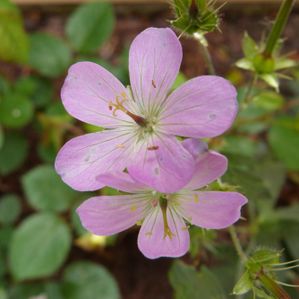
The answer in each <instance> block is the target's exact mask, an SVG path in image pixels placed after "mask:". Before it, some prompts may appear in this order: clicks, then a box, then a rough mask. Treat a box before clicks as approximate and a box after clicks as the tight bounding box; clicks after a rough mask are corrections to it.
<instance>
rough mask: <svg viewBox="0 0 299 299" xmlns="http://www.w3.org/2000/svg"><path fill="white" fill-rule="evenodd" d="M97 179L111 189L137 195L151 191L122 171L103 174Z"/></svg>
mask: <svg viewBox="0 0 299 299" xmlns="http://www.w3.org/2000/svg"><path fill="white" fill-rule="evenodd" d="M97 179H98V180H99V181H100V182H101V183H103V184H105V185H107V186H109V187H112V188H114V189H117V190H120V191H124V192H129V193H137V192H142V191H145V190H148V189H149V188H148V187H147V186H146V185H144V184H142V183H139V182H137V181H136V180H134V179H133V178H132V177H131V176H130V175H129V174H128V173H125V172H120V171H118V172H111V173H104V174H101V175H99V176H98V177H97Z"/></svg>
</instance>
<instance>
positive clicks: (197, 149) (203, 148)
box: [182, 138, 209, 160]
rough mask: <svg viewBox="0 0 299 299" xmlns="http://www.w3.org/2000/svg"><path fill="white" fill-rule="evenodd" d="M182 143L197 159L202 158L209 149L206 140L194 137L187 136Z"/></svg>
mask: <svg viewBox="0 0 299 299" xmlns="http://www.w3.org/2000/svg"><path fill="white" fill-rule="evenodd" d="M182 145H183V147H184V148H185V149H186V150H187V151H188V152H189V153H190V154H191V155H192V156H193V158H194V159H195V160H198V159H200V157H201V156H202V155H203V154H205V153H206V152H208V150H209V149H208V145H207V144H206V143H205V142H203V141H201V140H198V139H194V138H186V139H185V140H183V141H182Z"/></svg>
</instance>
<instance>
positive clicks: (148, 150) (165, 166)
mask: <svg viewBox="0 0 299 299" xmlns="http://www.w3.org/2000/svg"><path fill="white" fill-rule="evenodd" d="M194 164H195V161H194V159H193V157H192V156H191V154H190V153H189V152H188V151H187V150H186V149H185V148H184V147H183V146H182V144H181V143H180V142H179V141H178V140H177V139H176V138H175V137H172V136H167V135H165V136H164V135H163V136H159V137H158V136H154V137H152V138H151V139H150V141H148V143H146V144H144V145H143V147H142V148H141V150H140V152H139V154H138V156H136V157H135V159H134V161H133V164H131V165H129V166H128V172H129V174H130V175H131V176H132V177H133V178H134V179H135V180H137V181H139V182H141V183H143V184H145V185H148V186H150V187H152V188H153V189H155V190H157V191H159V192H166V193H172V192H176V191H178V190H180V189H181V188H182V187H183V186H184V185H186V184H187V183H188V182H189V181H190V179H191V178H192V175H193V172H194Z"/></svg>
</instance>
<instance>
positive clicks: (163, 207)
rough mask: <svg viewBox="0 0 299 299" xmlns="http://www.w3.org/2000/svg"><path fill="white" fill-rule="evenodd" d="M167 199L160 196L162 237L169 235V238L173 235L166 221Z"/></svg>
mask: <svg viewBox="0 0 299 299" xmlns="http://www.w3.org/2000/svg"><path fill="white" fill-rule="evenodd" d="M167 205H168V202H167V199H166V198H165V197H161V198H160V208H161V210H162V215H163V223H164V236H163V238H164V239H166V237H169V239H170V240H171V239H172V237H173V233H172V232H171V229H170V227H169V225H168V221H167Z"/></svg>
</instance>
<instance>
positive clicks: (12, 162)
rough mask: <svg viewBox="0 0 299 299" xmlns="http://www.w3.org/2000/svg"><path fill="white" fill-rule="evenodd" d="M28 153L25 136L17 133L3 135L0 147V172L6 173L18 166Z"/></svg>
mask: <svg viewBox="0 0 299 299" xmlns="http://www.w3.org/2000/svg"><path fill="white" fill-rule="evenodd" d="M27 153H28V142H27V140H26V138H25V137H24V136H22V135H19V134H17V133H10V134H6V135H5V139H4V144H3V146H2V148H0V174H1V175H8V174H10V173H12V172H13V171H15V170H16V169H17V168H18V167H20V166H21V165H22V164H23V162H24V160H25V159H26V156H27Z"/></svg>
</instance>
